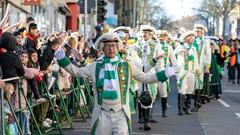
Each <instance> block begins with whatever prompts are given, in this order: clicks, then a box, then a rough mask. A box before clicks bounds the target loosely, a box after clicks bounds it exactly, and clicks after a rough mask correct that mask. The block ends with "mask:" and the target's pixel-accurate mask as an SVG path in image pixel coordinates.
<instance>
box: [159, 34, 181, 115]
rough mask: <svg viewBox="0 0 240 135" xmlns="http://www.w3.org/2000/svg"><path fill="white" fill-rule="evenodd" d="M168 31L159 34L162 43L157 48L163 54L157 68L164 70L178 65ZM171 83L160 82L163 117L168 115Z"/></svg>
mask: <svg viewBox="0 0 240 135" xmlns="http://www.w3.org/2000/svg"><path fill="white" fill-rule="evenodd" d="M168 37H169V36H168V32H167V31H166V30H162V31H161V33H160V35H159V37H158V38H159V42H160V45H159V46H157V48H156V51H155V53H156V55H157V56H159V55H163V57H162V58H161V59H159V61H158V62H157V66H156V70H157V71H160V70H164V69H165V68H166V67H167V66H169V65H173V66H176V64H177V61H176V57H175V54H174V51H173V47H172V46H171V45H170V44H168V43H167V40H168ZM169 90H170V89H169V83H168V82H164V83H159V93H160V96H161V105H162V117H167V97H168V91H169Z"/></svg>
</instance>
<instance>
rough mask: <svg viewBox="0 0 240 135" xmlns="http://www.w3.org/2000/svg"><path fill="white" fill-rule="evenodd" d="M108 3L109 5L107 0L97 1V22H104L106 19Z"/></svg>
mask: <svg viewBox="0 0 240 135" xmlns="http://www.w3.org/2000/svg"><path fill="white" fill-rule="evenodd" d="M106 5H107V2H105V0H98V1H97V22H98V23H103V22H104V20H105V15H106V13H107V10H106V9H105V6H106Z"/></svg>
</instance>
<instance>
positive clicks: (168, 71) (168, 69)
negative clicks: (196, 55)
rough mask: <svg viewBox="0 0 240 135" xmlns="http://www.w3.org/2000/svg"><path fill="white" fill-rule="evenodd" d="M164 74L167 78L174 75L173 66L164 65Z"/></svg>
mask: <svg viewBox="0 0 240 135" xmlns="http://www.w3.org/2000/svg"><path fill="white" fill-rule="evenodd" d="M165 74H166V76H167V77H168V78H169V77H171V76H173V75H175V68H174V67H166V69H165Z"/></svg>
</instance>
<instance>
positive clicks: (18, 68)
mask: <svg viewBox="0 0 240 135" xmlns="http://www.w3.org/2000/svg"><path fill="white" fill-rule="evenodd" d="M0 66H1V67H2V73H3V76H2V77H3V79H6V78H11V77H17V76H23V75H24V69H23V66H22V63H21V60H20V58H19V56H18V55H16V54H15V53H14V52H12V51H8V52H6V53H3V54H1V55H0ZM16 82H17V80H15V81H11V83H13V84H15V83H16Z"/></svg>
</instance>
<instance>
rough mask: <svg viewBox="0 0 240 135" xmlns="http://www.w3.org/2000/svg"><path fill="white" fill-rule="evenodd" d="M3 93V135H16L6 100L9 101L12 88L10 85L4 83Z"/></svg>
mask: <svg viewBox="0 0 240 135" xmlns="http://www.w3.org/2000/svg"><path fill="white" fill-rule="evenodd" d="M3 91H4V112H5V135H18V129H17V125H16V122H15V120H14V117H13V115H12V112H11V110H10V107H9V105H8V102H7V100H10V99H11V96H12V94H13V93H14V87H13V85H12V84H11V83H6V85H5V87H3Z"/></svg>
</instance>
